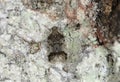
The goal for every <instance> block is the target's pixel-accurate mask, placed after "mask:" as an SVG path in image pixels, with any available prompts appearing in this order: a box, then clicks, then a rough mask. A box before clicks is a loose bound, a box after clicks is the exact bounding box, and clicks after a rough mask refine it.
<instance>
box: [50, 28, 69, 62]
mask: <svg viewBox="0 0 120 82" xmlns="http://www.w3.org/2000/svg"><path fill="white" fill-rule="evenodd" d="M48 44H49V46H50V48H51V50H52V52H50V54H49V55H48V60H49V61H50V62H51V61H65V60H66V59H67V54H66V53H65V52H64V51H63V49H62V48H63V44H64V36H63V35H62V34H61V33H60V32H59V31H58V27H53V28H52V33H51V34H50V35H49V36H48Z"/></svg>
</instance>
